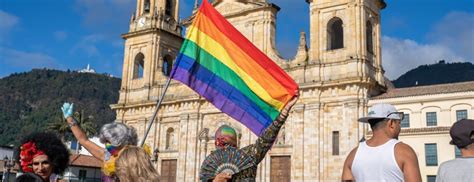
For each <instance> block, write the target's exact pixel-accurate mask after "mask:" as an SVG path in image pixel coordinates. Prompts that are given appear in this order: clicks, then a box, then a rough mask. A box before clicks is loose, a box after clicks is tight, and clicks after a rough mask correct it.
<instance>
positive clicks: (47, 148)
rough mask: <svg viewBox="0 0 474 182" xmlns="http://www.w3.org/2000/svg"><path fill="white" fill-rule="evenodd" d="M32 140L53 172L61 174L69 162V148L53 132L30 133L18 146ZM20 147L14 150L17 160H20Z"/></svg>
mask: <svg viewBox="0 0 474 182" xmlns="http://www.w3.org/2000/svg"><path fill="white" fill-rule="evenodd" d="M27 142H33V143H35V144H36V148H37V149H39V150H41V151H43V152H44V153H45V154H46V155H47V156H48V159H49V161H50V162H51V164H52V165H53V172H54V173H55V174H63V173H64V171H65V170H66V168H67V167H68V164H69V155H70V154H69V150H68V149H67V148H66V146H65V145H64V143H63V142H62V141H61V140H60V139H59V138H58V136H57V135H56V134H54V133H50V132H36V133H32V134H30V135H28V136H26V137H24V138H23V139H22V140H21V145H20V147H21V146H22V145H23V144H25V143H27ZM20 147H18V148H17V150H16V158H17V161H20V155H19V154H20V152H21V151H20Z"/></svg>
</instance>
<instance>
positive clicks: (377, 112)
mask: <svg viewBox="0 0 474 182" xmlns="http://www.w3.org/2000/svg"><path fill="white" fill-rule="evenodd" d="M400 114H403V113H402V112H397V109H395V107H393V106H392V105H390V104H385V103H381V104H375V105H373V106H372V107H370V108H369V113H368V114H367V116H366V117H362V118H359V122H362V123H368V122H369V120H370V119H384V118H387V119H398V120H401V119H402V117H401V115H400Z"/></svg>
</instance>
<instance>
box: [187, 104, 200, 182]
mask: <svg viewBox="0 0 474 182" xmlns="http://www.w3.org/2000/svg"><path fill="white" fill-rule="evenodd" d="M198 122H199V113H192V114H189V118H188V134H187V142H186V143H187V151H186V170H185V173H186V175H185V180H186V181H196V180H195V178H196V175H195V174H196V171H197V170H199V169H196V163H198V162H199V161H197V159H198V156H197V155H198V148H197V144H198V142H199V138H198Z"/></svg>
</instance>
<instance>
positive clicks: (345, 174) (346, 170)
mask: <svg viewBox="0 0 474 182" xmlns="http://www.w3.org/2000/svg"><path fill="white" fill-rule="evenodd" d="M357 148H358V147H356V148H354V149H352V151H351V152H350V153H349V155H347V158H346V161H344V167H343V168H342V176H341V180H342V181H352V180H354V176H353V175H352V169H351V168H352V162H353V161H354V158H355V154H356V152H357Z"/></svg>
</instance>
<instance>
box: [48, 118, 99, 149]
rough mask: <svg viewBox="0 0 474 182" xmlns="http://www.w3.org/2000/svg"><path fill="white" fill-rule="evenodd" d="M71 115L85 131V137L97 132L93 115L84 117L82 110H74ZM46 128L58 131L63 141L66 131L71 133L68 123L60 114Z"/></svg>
mask: <svg viewBox="0 0 474 182" xmlns="http://www.w3.org/2000/svg"><path fill="white" fill-rule="evenodd" d="M73 117H74V119H75V120H76V121H77V125H78V126H79V127H81V129H82V131H84V132H85V133H86V135H87V137H92V136H93V135H95V134H96V133H97V131H96V130H95V127H96V125H95V123H94V117H93V116H92V115H89V116H87V117H85V115H84V111H82V110H81V111H78V112H75V113H74V116H73ZM47 129H48V130H50V131H54V132H57V133H59V135H60V136H61V139H62V140H63V141H64V139H65V137H66V135H67V134H68V133H71V129H70V128H69V125H68V124H67V122H66V120H65V119H64V118H63V117H62V116H60V119H58V120H56V121H55V122H53V123H51V124H49V125H48V127H47Z"/></svg>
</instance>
